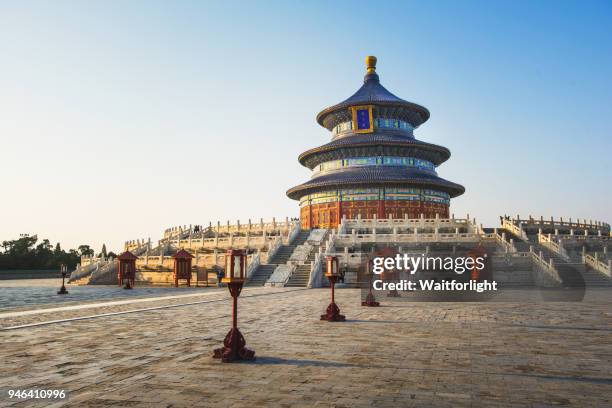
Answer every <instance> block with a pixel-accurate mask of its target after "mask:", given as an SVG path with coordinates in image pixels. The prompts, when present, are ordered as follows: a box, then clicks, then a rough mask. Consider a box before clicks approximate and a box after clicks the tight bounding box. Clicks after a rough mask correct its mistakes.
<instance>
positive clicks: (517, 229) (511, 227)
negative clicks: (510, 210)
mask: <svg viewBox="0 0 612 408" xmlns="http://www.w3.org/2000/svg"><path fill="white" fill-rule="evenodd" d="M502 228H504V229H507V230H508V231H510V232H511V233H513V234H514V235H516V236H517V237H519V238H521V239H522V240H525V241H528V240H529V237H528V236H527V233H526V232H525V230H524V229H523V228H522V227H521V226H520V224H519V225H517V224H515V223H513V222H512V221H511V220H508V219H506V218H504V219H502Z"/></svg>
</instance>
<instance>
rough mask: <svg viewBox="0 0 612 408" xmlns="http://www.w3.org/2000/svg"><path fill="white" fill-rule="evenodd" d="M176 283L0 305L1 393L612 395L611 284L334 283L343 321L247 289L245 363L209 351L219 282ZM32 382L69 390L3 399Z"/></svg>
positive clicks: (235, 397)
mask: <svg viewBox="0 0 612 408" xmlns="http://www.w3.org/2000/svg"><path fill="white" fill-rule="evenodd" d="M69 289H70V288H69ZM138 290H140V289H138V288H137V289H136V290H135V291H138ZM166 293H167V294H169V295H175V294H177V293H178V292H172V291H171V290H170V291H168V292H166ZM182 294H184V295H185V296H181V297H173V298H168V299H160V298H159V296H158V297H157V298H156V300H152V301H146V302H145V301H142V299H138V301H137V302H133V303H130V302H124V303H121V304H114V305H110V306H104V305H99V304H95V305H93V306H92V305H89V306H88V307H86V308H78V307H72V309H70V310H65V311H62V310H60V311H55V312H51V313H34V314H23V315H20V314H19V313H16V312H13V313H12V314H2V313H0V323H1V324H2V327H3V328H4V330H3V331H1V332H0V336H1V337H2V348H1V350H0V357H1V358H0V365H1V370H0V389H2V390H3V392H4V393H5V394H4V395H3V397H2V399H1V400H0V405H2V406H15V407H19V406H74V407H77V406H79V407H81V406H108V405H114V406H124V407H140V406H144V407H151V406H152V407H170V406H173V407H188V406H204V407H208V406H212V407H226V406H235V407H253V406H336V407H403V406H414V407H429V406H432V407H433V406H435V407H469V406H474V407H480V406H483V407H491V406H500V407H510V406H516V407H525V406H527V407H546V406H575V407H591V406H593V407H604V406H611V405H612V401H611V399H612V397H611V396H612V365H611V364H610V363H611V359H612V341H611V340H612V324H611V323H612V307H611V306H612V302H611V301H610V291H609V290H607V289H602V290H601V292H599V295H600V296H599V299H600V300H599V301H596V302H588V303H587V302H582V303H539V304H536V303H533V304H511V303H408V302H399V303H395V302H393V303H392V302H387V303H386V304H384V303H383V306H382V307H380V308H365V307H361V306H359V298H360V295H359V291H358V290H355V289H343V290H338V291H337V292H336V296H337V301H338V303H339V305H340V307H341V308H342V311H343V313H345V314H346V316H347V319H348V321H347V322H344V323H328V322H322V321H319V320H318V319H319V315H320V314H321V313H322V312H323V311H324V309H325V306H326V305H327V301H328V297H329V292H328V290H325V289H320V290H302V289H299V290H291V289H270V288H254V289H250V288H249V289H245V290H244V291H243V295H242V296H241V298H240V315H239V320H240V328H241V330H242V332H243V333H244V335H245V337H246V340H247V343H248V344H247V345H248V347H250V348H252V349H254V350H255V351H256V356H257V361H256V362H254V363H241V364H222V363H220V362H219V361H218V360H214V359H212V358H211V355H212V351H213V349H214V348H215V347H218V346H219V345H220V344H221V341H222V339H223V337H224V336H225V334H226V332H227V331H228V329H229V327H230V311H231V309H230V301H229V295H228V294H227V292H226V291H218V290H207V289H202V290H201V291H199V292H194V293H188V294H186V293H185V292H183V293H182ZM382 301H383V302H385V301H386V299H382ZM184 303H189V305H184V306H181V304H184ZM165 305H168V306H172V307H167V308H164V306H165ZM73 306H74V305H73ZM145 309H149V310H145ZM137 310H140V311H137ZM116 312H119V313H116ZM121 312H122V313H121ZM103 313H106V314H107V315H106V316H103V317H95V318H90V319H82V320H74V321H69V322H61V323H51V324H45V325H39V326H30V327H24V328H18V329H9V330H6V329H7V328H10V327H11V326H16V325H24V324H32V323H41V322H45V321H50V320H56V319H60V318H74V317H87V316H92V315H95V314H103ZM113 313H114V314H113ZM32 387H37V388H41V389H42V388H44V389H65V390H67V392H68V394H69V399H68V400H66V401H56V402H54V403H51V402H48V401H21V402H16V401H10V400H8V399H7V397H6V389H7V388H20V389H24V388H32Z"/></svg>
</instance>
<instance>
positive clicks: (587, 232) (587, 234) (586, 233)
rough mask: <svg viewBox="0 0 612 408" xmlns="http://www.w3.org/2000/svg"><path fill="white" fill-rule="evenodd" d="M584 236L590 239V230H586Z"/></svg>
mask: <svg viewBox="0 0 612 408" xmlns="http://www.w3.org/2000/svg"><path fill="white" fill-rule="evenodd" d="M584 236H585V237H588V236H589V230H588V229H585V230H584Z"/></svg>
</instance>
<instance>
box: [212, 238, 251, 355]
mask: <svg viewBox="0 0 612 408" xmlns="http://www.w3.org/2000/svg"><path fill="white" fill-rule="evenodd" d="M245 274H246V251H245V250H243V249H228V250H227V252H226V254H225V277H224V278H223V279H222V280H221V281H222V282H223V283H227V287H228V289H229V292H230V294H231V295H232V298H233V301H234V303H233V308H232V328H231V330H230V331H229V332H228V333H227V335H226V336H225V339H224V340H223V347H221V348H218V349H215V352H214V355H213V357H214V358H220V359H221V361H222V362H224V363H231V362H233V361H236V360H249V361H250V360H255V352H254V351H253V350H249V349H248V348H246V347H245V346H246V341H245V340H244V336H243V335H242V333H240V330H238V296H240V292H241V291H242V286H243V285H244V281H245V279H246V277H245Z"/></svg>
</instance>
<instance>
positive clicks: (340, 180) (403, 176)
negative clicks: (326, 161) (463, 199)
mask: <svg viewBox="0 0 612 408" xmlns="http://www.w3.org/2000/svg"><path fill="white" fill-rule="evenodd" d="M369 186H412V187H420V188H432V189H435V190H439V191H443V192H446V193H448V194H449V196H450V197H451V198H452V197H457V196H459V195H461V194H463V193H464V192H465V188H464V187H463V186H462V185H459V184H456V183H453V182H450V181H448V180H444V179H443V178H440V177H438V176H436V175H435V174H431V173H424V172H419V171H407V170H406V169H405V168H397V167H393V166H376V167H356V168H346V169H344V170H342V171H338V172H333V173H330V174H325V175H321V176H320V177H316V178H313V179H311V180H309V181H307V182H306V183H303V184H300V185H299V186H296V187H293V188H291V189H289V190H288V191H287V196H288V197H289V198H291V199H293V200H299V199H300V198H301V197H302V196H304V195H307V194H312V193H315V192H317V191H323V190H326V189H330V188H347V187H369Z"/></svg>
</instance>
